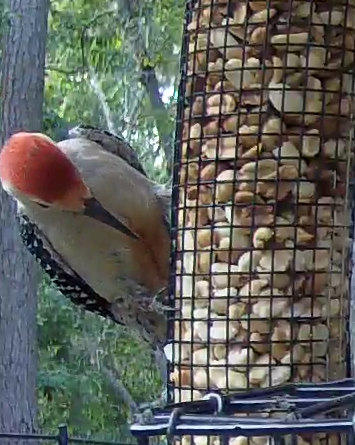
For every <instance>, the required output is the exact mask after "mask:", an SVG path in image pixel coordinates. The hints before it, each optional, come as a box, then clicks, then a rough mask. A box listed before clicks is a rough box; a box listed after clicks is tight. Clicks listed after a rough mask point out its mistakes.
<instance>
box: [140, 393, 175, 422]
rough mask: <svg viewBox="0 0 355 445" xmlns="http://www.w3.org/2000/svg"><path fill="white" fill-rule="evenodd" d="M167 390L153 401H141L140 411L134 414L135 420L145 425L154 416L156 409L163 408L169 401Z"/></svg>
mask: <svg viewBox="0 0 355 445" xmlns="http://www.w3.org/2000/svg"><path fill="white" fill-rule="evenodd" d="M166 399H167V394H166V391H163V392H162V394H161V395H160V397H159V398H158V399H156V400H153V402H148V403H141V404H140V405H139V407H138V412H136V413H135V414H134V419H133V420H134V422H136V423H139V424H140V425H144V424H146V423H149V422H151V421H152V420H153V418H154V410H156V409H162V408H164V406H165V405H166V403H167V400H166Z"/></svg>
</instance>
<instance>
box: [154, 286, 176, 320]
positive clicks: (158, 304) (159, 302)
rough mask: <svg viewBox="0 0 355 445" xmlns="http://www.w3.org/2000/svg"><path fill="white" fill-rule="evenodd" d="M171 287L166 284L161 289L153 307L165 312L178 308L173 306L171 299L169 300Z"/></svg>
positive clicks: (155, 297)
mask: <svg viewBox="0 0 355 445" xmlns="http://www.w3.org/2000/svg"><path fill="white" fill-rule="evenodd" d="M168 291H169V287H168V286H164V287H163V288H162V289H160V291H159V292H158V293H157V294H156V295H155V296H154V298H153V301H152V308H153V309H154V310H155V311H157V312H160V313H165V312H175V311H176V309H175V308H174V307H172V306H171V301H170V300H169V294H168Z"/></svg>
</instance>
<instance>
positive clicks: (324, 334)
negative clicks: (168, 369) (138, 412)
mask: <svg viewBox="0 0 355 445" xmlns="http://www.w3.org/2000/svg"><path fill="white" fill-rule="evenodd" d="M188 9H189V11H190V13H189V20H188V23H187V26H186V36H187V40H188V44H187V48H186V51H187V54H186V64H185V66H184V70H183V85H184V90H183V95H184V98H185V101H184V102H185V103H186V107H185V109H184V112H183V116H182V117H181V119H182V127H183V130H182V134H181V144H180V145H181V151H180V155H179V156H178V162H179V180H178V184H177V185H176V187H177V188H178V194H179V210H178V218H177V219H178V221H177V254H178V257H179V259H178V261H177V267H176V271H174V272H175V275H176V285H175V301H176V308H177V315H176V318H175V329H174V339H173V340H172V341H171V343H169V344H168V345H167V347H166V355H167V356H168V358H169V360H170V361H171V362H172V363H173V366H174V372H173V373H172V376H171V378H172V380H173V382H174V385H175V401H176V402H179V401H187V400H192V399H198V398H201V397H202V396H203V395H204V394H205V393H206V392H207V391H208V390H213V389H219V390H222V391H232V390H240V389H248V388H257V387H267V386H273V385H280V384H283V383H286V382H288V381H293V382H300V381H302V382H321V381H324V380H334V379H339V378H343V377H346V373H347V359H348V357H347V350H346V346H347V345H346V341H347V329H348V327H347V317H348V301H349V275H350V274H349V265H350V258H349V247H350V245H351V243H350V230H349V228H350V209H349V205H348V196H349V193H350V192H349V174H350V172H352V146H353V142H352V138H351V136H352V131H353V108H354V107H353V95H354V91H353V89H352V88H353V86H352V75H353V72H352V70H353V65H354V59H355V56H354V54H355V52H354V46H355V1H354V0H349V1H348V2H346V1H345V0H344V1H342V0H339V1H333V2H329V1H327V0H313V1H295V0H294V1H281V0H269V1H268V2H266V1H259V0H257V1H256V0H249V1H247V2H245V1H237V0H230V1H229V2H228V1H222V0H220V1H218V2H217V1H212V0H199V1H195V2H191V4H190V5H189V7H188ZM267 415H270V414H267ZM271 415H273V414H272V413H271ZM191 440H192V441H195V442H201V441H202V442H204V443H205V442H207V439H206V440H205V441H204V440H203V438H202V439H201V438H198V439H197V438H196V440H194V439H191ZM186 441H187V442H189V441H190V439H187V438H186ZM216 441H217V439H216ZM233 441H234V442H235V445H244V443H248V440H247V439H246V438H243V437H239V438H237V439H233ZM249 443H251V444H253V445H263V444H268V443H269V438H255V439H250V440H249ZM310 443H312V444H323V443H324V444H326V443H331V444H338V443H340V438H339V437H337V436H329V435H328V436H322V437H313V438H309V437H299V438H298V444H300V445H301V444H310Z"/></svg>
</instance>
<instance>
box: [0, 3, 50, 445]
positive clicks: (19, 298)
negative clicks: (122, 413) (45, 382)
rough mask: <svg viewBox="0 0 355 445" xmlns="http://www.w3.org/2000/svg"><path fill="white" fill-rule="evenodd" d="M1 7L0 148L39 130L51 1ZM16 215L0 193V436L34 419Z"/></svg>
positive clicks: (32, 343)
mask: <svg viewBox="0 0 355 445" xmlns="http://www.w3.org/2000/svg"><path fill="white" fill-rule="evenodd" d="M5 3H6V4H5V8H6V11H7V14H6V18H7V23H6V25H7V26H6V30H5V32H4V42H3V57H2V66H1V68H2V80H1V133H0V143H1V145H2V144H3V142H4V140H5V139H7V138H8V137H9V136H11V135H12V134H13V133H15V132H17V131H19V130H25V131H40V130H41V128H42V121H43V110H42V108H43V89H44V65H45V46H46V37H47V17H48V9H49V0H8V1H7V2H5ZM15 213H16V209H15V204H14V203H13V202H12V201H11V200H10V199H9V198H8V197H7V196H6V195H5V193H4V192H3V190H0V431H3V432H22V433H30V432H33V431H34V430H35V428H36V414H37V403H36V378H37V355H36V312H37V295H36V294H37V287H38V278H39V275H38V269H37V267H36V265H35V263H34V261H33V260H32V258H31V257H30V255H29V254H28V253H27V251H25V249H24V247H23V245H22V242H21V239H20V236H19V231H18V228H17V222H16V217H15ZM4 442H5V441H3V442H1V443H4ZM13 443H14V442H12V444H13Z"/></svg>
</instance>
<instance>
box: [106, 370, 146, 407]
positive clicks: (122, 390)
mask: <svg viewBox="0 0 355 445" xmlns="http://www.w3.org/2000/svg"><path fill="white" fill-rule="evenodd" d="M100 369H101V372H102V374H103V375H104V376H105V378H106V381H107V382H108V384H109V385H110V386H111V388H112V389H113V391H114V392H115V394H116V395H117V396H118V397H119V398H121V399H122V400H123V402H124V403H125V404H126V405H127V407H128V408H129V409H130V411H131V414H132V413H135V412H137V410H138V405H137V403H136V402H135V401H134V399H133V397H132V396H131V394H130V392H129V391H128V389H127V388H126V387H125V386H124V384H123V383H122V381H121V380H120V379H119V378H118V376H115V375H114V373H113V372H112V371H111V370H109V369H108V368H106V366H105V365H103V364H101V365H100Z"/></svg>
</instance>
